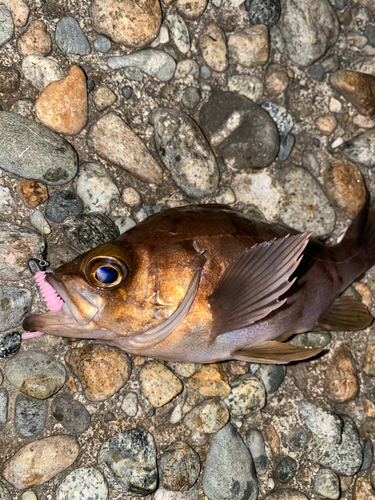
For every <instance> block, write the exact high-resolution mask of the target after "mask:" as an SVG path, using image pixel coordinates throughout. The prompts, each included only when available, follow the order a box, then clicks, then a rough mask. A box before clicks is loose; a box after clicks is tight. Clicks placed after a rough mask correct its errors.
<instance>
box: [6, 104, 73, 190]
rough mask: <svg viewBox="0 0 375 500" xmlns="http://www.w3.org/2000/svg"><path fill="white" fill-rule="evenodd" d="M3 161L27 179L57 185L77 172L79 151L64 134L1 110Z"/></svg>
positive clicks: (11, 169)
mask: <svg viewBox="0 0 375 500" xmlns="http://www.w3.org/2000/svg"><path fill="white" fill-rule="evenodd" d="M0 165H1V168H2V169H3V170H6V171H7V172H9V173H11V174H15V175H18V176H20V177H23V178H25V179H34V180H37V181H40V182H44V183H46V184H51V185H53V186H58V185H61V184H65V183H67V182H69V181H71V180H72V179H73V177H74V176H75V175H76V173H77V168H78V161H77V154H76V152H75V151H74V149H73V148H72V146H71V145H70V144H69V143H68V142H67V141H66V140H65V139H63V138H62V137H60V136H59V135H57V134H56V133H55V132H52V130H49V129H48V128H47V127H43V125H40V124H39V123H35V122H34V121H32V120H29V119H27V118H25V117H23V116H21V115H18V114H16V113H9V112H7V111H1V112H0Z"/></svg>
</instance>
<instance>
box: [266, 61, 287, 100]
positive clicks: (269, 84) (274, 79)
mask: <svg viewBox="0 0 375 500" xmlns="http://www.w3.org/2000/svg"><path fill="white" fill-rule="evenodd" d="M288 85H289V77H288V73H287V72H286V70H285V69H284V68H283V67H282V66H280V65H279V64H270V65H269V66H268V67H267V71H266V76H265V85H264V87H265V90H266V92H267V94H268V95H270V96H276V95H279V94H282V93H283V92H285V91H286V89H287V88H288Z"/></svg>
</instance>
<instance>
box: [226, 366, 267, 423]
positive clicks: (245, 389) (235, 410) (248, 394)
mask: <svg viewBox="0 0 375 500" xmlns="http://www.w3.org/2000/svg"><path fill="white" fill-rule="evenodd" d="M224 402H225V404H226V405H227V407H228V409H229V411H230V414H231V415H240V416H244V415H249V414H250V413H254V412H256V411H259V410H261V409H262V408H263V407H264V406H265V404H266V390H265V387H264V385H263V384H262V382H261V381H260V380H259V379H257V378H256V377H249V376H247V375H244V376H242V377H238V378H237V379H236V380H235V381H234V382H233V383H232V389H231V391H230V394H229V395H228V397H226V398H225V399H224Z"/></svg>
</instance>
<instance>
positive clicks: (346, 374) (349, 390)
mask: <svg viewBox="0 0 375 500" xmlns="http://www.w3.org/2000/svg"><path fill="white" fill-rule="evenodd" d="M324 391H325V394H326V396H327V397H328V398H329V399H330V400H331V401H334V402H335V403H345V402H347V401H351V400H353V399H356V398H357V396H358V393H359V382H358V376H357V371H356V368H355V365H354V360H353V356H352V353H351V351H350V349H349V347H348V346H346V345H341V346H340V347H338V348H337V349H336V350H335V351H334V353H333V357H332V359H331V360H330V362H329V363H328V367H327V370H326V373H325V384H324Z"/></svg>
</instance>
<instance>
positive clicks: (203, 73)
mask: <svg viewBox="0 0 375 500" xmlns="http://www.w3.org/2000/svg"><path fill="white" fill-rule="evenodd" d="M200 74H201V77H202V78H204V79H205V80H207V79H208V78H210V76H211V70H210V68H209V67H208V66H206V65H205V64H204V65H203V66H201V67H200Z"/></svg>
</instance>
